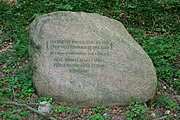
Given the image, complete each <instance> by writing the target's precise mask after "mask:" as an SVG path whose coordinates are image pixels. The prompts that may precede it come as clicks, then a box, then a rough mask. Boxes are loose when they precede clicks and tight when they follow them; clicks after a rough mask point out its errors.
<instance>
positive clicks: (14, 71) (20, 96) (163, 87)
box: [0, 0, 180, 120]
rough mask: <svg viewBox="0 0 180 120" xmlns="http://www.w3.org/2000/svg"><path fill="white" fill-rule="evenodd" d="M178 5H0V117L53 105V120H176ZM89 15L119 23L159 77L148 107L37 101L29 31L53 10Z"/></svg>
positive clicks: (73, 1)
mask: <svg viewBox="0 0 180 120" xmlns="http://www.w3.org/2000/svg"><path fill="white" fill-rule="evenodd" d="M179 9H180V2H179V0H53V1H50V0H42V1H37V0H27V1H25V0H19V1H17V3H11V4H7V3H5V2H3V1H2V0H0V101H1V103H0V104H1V107H0V118H3V119H13V120H16V119H22V118H24V117H29V116H31V114H32V113H31V111H30V110H29V109H27V108H26V107H20V106H16V105H13V106H12V105H8V104H6V103H4V102H3V101H14V102H18V103H25V104H28V103H32V102H33V103H38V102H40V101H44V100H45V101H49V102H50V103H51V104H52V112H51V114H50V116H53V117H54V118H56V119H71V120H72V119H92V120H104V119H120V118H121V116H123V117H124V118H125V119H129V120H131V119H133V120H134V119H137V120H139V119H142V120H144V119H150V120H151V119H157V120H160V119H171V120H173V119H174V120H175V119H178V116H180V114H179V115H178V110H180V107H179V106H178V103H179V100H180V96H179V95H178V93H179V86H180V81H179V75H180V71H179V68H180V65H179V63H180V57H179V52H180V46H179V43H180V36H179V33H180V31H179V30H180V25H179V24H180V16H179V13H178V12H179V11H178V10H179ZM67 10H68V11H77V12H78V11H84V12H94V13H98V14H101V15H104V16H108V17H110V18H113V19H116V20H118V21H121V22H122V23H123V24H124V26H125V27H126V28H127V30H128V31H129V32H130V34H131V35H132V36H133V38H134V39H135V40H136V41H137V42H138V43H139V44H140V45H141V46H142V47H143V48H144V50H145V51H146V52H147V53H148V55H149V56H150V57H151V59H152V61H153V63H154V65H155V67H156V70H157V76H158V89H157V93H156V95H155V98H154V99H153V100H151V101H149V102H148V103H147V104H142V103H141V102H140V101H138V102H132V103H131V104H130V105H129V106H127V107H119V106H114V107H105V106H103V105H102V106H97V107H95V108H74V107H71V106H67V105H66V104H61V105H58V104H56V103H54V101H53V100H52V99H51V98H42V97H41V98H40V97H37V96H36V90H35V89H34V87H33V84H32V80H31V75H32V73H31V72H30V65H29V58H28V28H29V24H30V23H31V22H32V21H33V20H34V19H35V18H36V17H38V16H40V15H43V14H46V13H49V12H55V11H67ZM34 108H36V107H34Z"/></svg>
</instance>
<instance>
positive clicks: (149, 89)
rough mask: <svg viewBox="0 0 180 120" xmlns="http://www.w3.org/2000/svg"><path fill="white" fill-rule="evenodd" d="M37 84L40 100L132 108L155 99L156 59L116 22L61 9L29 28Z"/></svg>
mask: <svg viewBox="0 0 180 120" xmlns="http://www.w3.org/2000/svg"><path fill="white" fill-rule="evenodd" d="M29 53H30V57H31V58H32V68H33V76H32V79H33V82H34V85H35V88H36V89H37V92H38V94H39V95H40V96H50V97H52V98H54V99H55V100H56V101H58V102H64V101H65V102H67V103H69V104H71V103H72V104H77V105H80V106H95V105H99V104H103V105H127V104H128V103H129V102H131V101H132V100H134V99H141V100H142V101H143V102H146V101H148V100H149V99H151V98H152V97H153V96H154V94H155V90H156V82H157V78H156V73H155V69H154V66H153V63H152V61H151V59H150V58H149V57H148V55H147V54H146V53H145V52H144V50H143V49H142V48H141V47H140V45H138V44H137V43H136V41H135V40H134V39H133V38H132V37H131V36H130V35H129V33H128V32H127V30H126V29H125V28H124V26H123V25H122V24H121V23H120V22H119V21H116V20H113V19H110V18H107V17H105V16H100V15H98V14H94V13H83V12H69V11H66V12H65V11H61V12H54V13H49V14H46V15H43V16H40V17H38V18H36V19H35V20H34V21H33V22H32V24H31V25H30V46H29Z"/></svg>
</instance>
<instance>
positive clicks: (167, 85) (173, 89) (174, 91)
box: [159, 79, 177, 94]
mask: <svg viewBox="0 0 180 120" xmlns="http://www.w3.org/2000/svg"><path fill="white" fill-rule="evenodd" d="M159 80H160V81H161V82H162V83H163V84H164V85H165V86H166V87H168V88H169V89H170V90H171V91H172V92H173V93H174V94H177V92H176V91H175V90H174V89H173V88H172V87H171V86H169V85H168V84H167V83H166V82H165V81H163V80H161V79H159Z"/></svg>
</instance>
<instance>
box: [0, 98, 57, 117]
mask: <svg viewBox="0 0 180 120" xmlns="http://www.w3.org/2000/svg"><path fill="white" fill-rule="evenodd" d="M2 103H5V104H8V105H15V106H20V107H26V108H27V109H28V110H30V111H32V112H34V113H36V114H38V115H41V116H42V117H44V118H46V119H49V120H57V119H55V118H53V117H51V116H47V115H46V114H44V113H41V112H39V111H38V110H36V109H34V108H32V107H30V106H28V105H26V104H21V103H17V102H6V101H3V102H2Z"/></svg>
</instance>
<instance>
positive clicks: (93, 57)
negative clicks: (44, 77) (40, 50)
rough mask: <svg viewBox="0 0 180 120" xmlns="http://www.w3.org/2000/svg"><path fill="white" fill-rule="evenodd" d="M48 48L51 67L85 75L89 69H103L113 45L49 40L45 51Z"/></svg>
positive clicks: (95, 42)
mask: <svg viewBox="0 0 180 120" xmlns="http://www.w3.org/2000/svg"><path fill="white" fill-rule="evenodd" d="M48 48H50V51H49V52H50V55H51V56H52V60H53V61H52V62H53V66H54V67H57V68H62V67H63V68H67V69H68V70H69V72H72V73H86V72H88V71H89V70H91V69H103V68H104V67H105V57H106V56H109V49H113V43H112V42H111V43H109V42H104V41H103V42H102V41H75V40H50V41H47V42H46V49H48Z"/></svg>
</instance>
